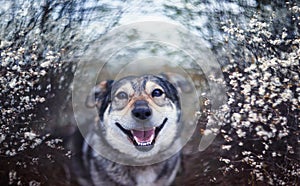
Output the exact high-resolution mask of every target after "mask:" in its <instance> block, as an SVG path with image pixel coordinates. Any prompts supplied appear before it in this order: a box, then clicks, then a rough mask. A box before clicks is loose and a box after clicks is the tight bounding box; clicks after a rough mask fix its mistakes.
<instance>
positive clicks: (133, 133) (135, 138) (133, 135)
mask: <svg viewBox="0 0 300 186" xmlns="http://www.w3.org/2000/svg"><path fill="white" fill-rule="evenodd" d="M167 120H168V119H167V118H165V119H164V121H163V123H162V124H161V125H160V126H158V127H154V128H152V129H150V130H144V131H143V130H134V129H133V130H127V129H125V128H123V127H122V126H121V125H120V124H119V123H116V125H117V126H118V127H119V128H120V129H121V131H123V132H124V133H125V134H126V135H127V136H128V138H129V140H130V141H131V142H132V143H133V144H134V145H135V146H136V147H137V148H138V149H140V148H139V147H147V146H149V147H150V146H153V145H154V143H155V139H156V137H157V135H158V134H159V132H160V131H161V129H162V128H163V127H164V125H165V124H166V122H167Z"/></svg>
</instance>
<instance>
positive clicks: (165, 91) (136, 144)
mask: <svg viewBox="0 0 300 186" xmlns="http://www.w3.org/2000/svg"><path fill="white" fill-rule="evenodd" d="M168 77H169V76H167V75H162V76H155V75H144V76H139V77H137V76H129V77H125V78H122V79H120V80H118V81H103V82H101V83H100V84H99V85H98V86H96V87H95V88H94V90H93V91H92V94H93V95H94V97H93V96H90V97H89V98H88V99H87V100H88V102H87V103H88V105H89V106H93V105H96V106H97V108H98V111H99V117H100V127H101V129H103V131H104V138H105V139H106V141H107V143H108V144H109V145H110V146H112V147H113V148H114V149H116V150H118V151H120V152H122V153H126V154H130V155H132V156H133V157H148V156H151V155H153V154H156V153H158V152H161V151H164V150H166V149H168V148H169V147H170V146H171V145H172V143H173V142H174V139H175V138H176V135H177V133H178V130H179V128H180V127H179V121H180V116H181V108H180V100H179V99H180V98H179V94H178V90H179V91H180V89H179V87H177V86H176V85H175V84H176V82H173V83H171V82H170V81H169V79H170V78H168ZM173 79H174V78H173ZM183 85H184V86H186V85H185V84H183ZM184 86H182V87H183V88H184ZM176 87H177V88H176ZM91 98H93V99H91Z"/></svg>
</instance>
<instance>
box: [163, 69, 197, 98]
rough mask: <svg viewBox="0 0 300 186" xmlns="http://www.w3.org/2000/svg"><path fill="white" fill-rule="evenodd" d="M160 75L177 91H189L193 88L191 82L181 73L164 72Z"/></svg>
mask: <svg viewBox="0 0 300 186" xmlns="http://www.w3.org/2000/svg"><path fill="white" fill-rule="evenodd" d="M160 76H161V77H163V78H165V79H167V80H168V81H169V82H170V83H172V85H173V86H174V87H175V88H176V89H177V91H178V92H179V93H190V92H191V91H192V89H193V87H192V85H191V83H190V82H189V81H188V80H187V79H186V78H185V77H184V76H182V75H180V74H177V73H173V72H164V73H161V74H160Z"/></svg>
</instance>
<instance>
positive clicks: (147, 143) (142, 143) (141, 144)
mask: <svg viewBox="0 0 300 186" xmlns="http://www.w3.org/2000/svg"><path fill="white" fill-rule="evenodd" d="M137 144H138V145H140V146H147V145H151V141H148V142H137Z"/></svg>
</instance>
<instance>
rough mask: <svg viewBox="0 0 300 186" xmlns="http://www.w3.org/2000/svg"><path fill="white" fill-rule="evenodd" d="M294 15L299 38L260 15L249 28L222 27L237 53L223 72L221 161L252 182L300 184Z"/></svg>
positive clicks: (299, 77) (298, 49) (299, 51)
mask: <svg viewBox="0 0 300 186" xmlns="http://www.w3.org/2000/svg"><path fill="white" fill-rule="evenodd" d="M289 12H291V18H292V19H293V24H294V25H295V28H296V29H295V30H293V31H294V34H290V33H291V31H288V30H287V29H285V28H282V33H281V34H274V33H273V32H272V27H274V22H275V21H274V22H273V21H272V20H271V21H270V22H266V21H261V20H260V19H259V17H258V16H257V17H253V18H252V19H251V21H250V23H249V24H248V27H244V28H242V27H239V26H237V25H235V24H233V23H231V22H228V23H225V24H224V26H223V29H224V31H225V32H226V33H227V36H226V39H227V41H228V42H229V44H228V45H230V42H235V43H237V44H238V48H234V49H233V50H232V51H231V54H232V55H229V56H228V58H229V61H230V63H229V64H228V65H226V66H225V67H224V69H223V72H224V75H225V81H226V84H227V88H228V92H227V94H228V101H227V105H225V106H224V108H227V112H226V114H225V116H224V118H222V121H223V123H222V127H221V136H222V137H223V141H224V143H223V145H222V147H221V148H222V149H223V152H222V155H221V157H220V161H221V162H223V163H224V167H223V169H222V170H223V171H224V173H231V171H233V172H240V171H249V173H250V175H251V177H250V183H255V182H263V183H268V184H270V185H293V184H296V183H298V182H299V176H300V162H299V156H300V145H299V143H300V125H299V117H300V106H299V105H300V66H299V65H300V64H299V60H300V38H299V31H298V29H297V28H299V25H300V21H299V20H300V17H299V14H300V8H299V7H297V6H291V7H290V8H289ZM277 26H278V25H277ZM288 32H289V33H288ZM295 32H296V34H295ZM231 49H232V48H231Z"/></svg>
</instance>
